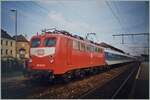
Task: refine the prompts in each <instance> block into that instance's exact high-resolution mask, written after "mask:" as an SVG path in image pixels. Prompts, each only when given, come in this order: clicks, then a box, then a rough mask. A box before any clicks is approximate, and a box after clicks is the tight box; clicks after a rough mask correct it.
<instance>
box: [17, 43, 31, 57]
mask: <svg viewBox="0 0 150 100" xmlns="http://www.w3.org/2000/svg"><path fill="white" fill-rule="evenodd" d="M21 48H23V49H25V58H29V48H30V46H29V43H28V42H17V58H20V53H19V50H20V49H21Z"/></svg>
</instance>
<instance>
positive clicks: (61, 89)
mask: <svg viewBox="0 0 150 100" xmlns="http://www.w3.org/2000/svg"><path fill="white" fill-rule="evenodd" d="M129 65H130V66H129ZM129 65H124V66H123V67H117V68H114V69H111V70H109V71H106V72H101V73H99V74H96V75H91V76H87V77H85V78H84V79H79V80H77V79H75V80H72V81H71V82H69V83H67V84H65V83H60V82H58V83H48V82H43V83H41V82H38V83H36V82H33V83H30V84H29V83H28V82H27V81H21V82H20V83H17V82H16V83H9V84H11V87H10V86H9V85H8V84H6V85H5V86H4V87H5V88H4V87H2V98H30V99H33V98H50V99H58V98H59V99H60V98H62V99H66V98H84V97H86V94H88V93H90V92H89V91H91V93H93V92H94V90H96V89H97V88H98V87H103V86H104V85H105V84H107V83H108V82H109V81H110V80H115V78H116V77H118V76H120V75H121V74H122V73H125V72H127V71H128V70H130V69H132V68H133V65H134V64H133V63H131V64H129ZM95 87H96V88H95ZM81 94H82V95H85V96H82V97H81ZM116 94H117V93H116Z"/></svg>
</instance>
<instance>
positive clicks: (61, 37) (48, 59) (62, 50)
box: [28, 30, 105, 79]
mask: <svg viewBox="0 0 150 100" xmlns="http://www.w3.org/2000/svg"><path fill="white" fill-rule="evenodd" d="M30 45H31V48H30V60H29V67H28V69H29V72H30V75H32V76H39V75H40V76H44V75H48V76H49V77H50V78H54V77H55V76H57V75H61V76H63V77H64V78H65V79H68V78H70V77H71V76H73V75H76V74H81V73H82V74H83V73H84V71H85V70H89V69H92V68H99V67H102V66H103V65H105V57H104V56H105V54H104V49H103V48H102V47H100V46H98V45H96V44H95V43H92V42H91V41H89V40H85V39H83V38H81V37H79V36H72V35H71V34H69V33H68V32H66V31H58V30H55V31H53V32H45V33H44V34H41V35H38V34H37V35H35V36H33V37H32V38H31V41H30Z"/></svg>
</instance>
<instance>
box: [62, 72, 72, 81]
mask: <svg viewBox="0 0 150 100" xmlns="http://www.w3.org/2000/svg"><path fill="white" fill-rule="evenodd" d="M62 78H63V81H64V82H65V83H68V82H69V81H70V80H71V79H72V74H71V73H66V74H64V75H63V76H62Z"/></svg>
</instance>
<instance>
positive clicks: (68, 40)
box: [67, 39, 72, 65]
mask: <svg viewBox="0 0 150 100" xmlns="http://www.w3.org/2000/svg"><path fill="white" fill-rule="evenodd" d="M71 55H72V40H70V39H67V64H68V65H71V64H72V61H71Z"/></svg>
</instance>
